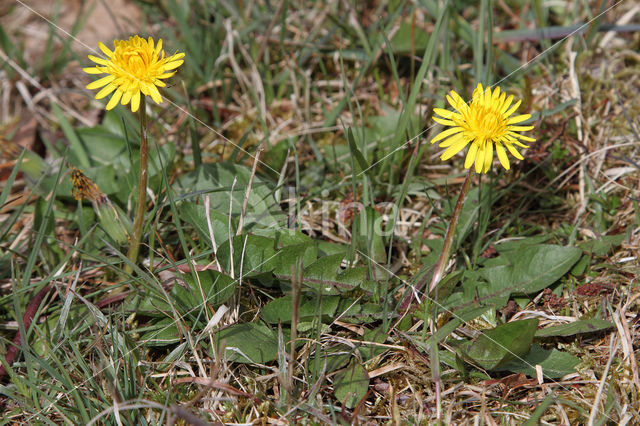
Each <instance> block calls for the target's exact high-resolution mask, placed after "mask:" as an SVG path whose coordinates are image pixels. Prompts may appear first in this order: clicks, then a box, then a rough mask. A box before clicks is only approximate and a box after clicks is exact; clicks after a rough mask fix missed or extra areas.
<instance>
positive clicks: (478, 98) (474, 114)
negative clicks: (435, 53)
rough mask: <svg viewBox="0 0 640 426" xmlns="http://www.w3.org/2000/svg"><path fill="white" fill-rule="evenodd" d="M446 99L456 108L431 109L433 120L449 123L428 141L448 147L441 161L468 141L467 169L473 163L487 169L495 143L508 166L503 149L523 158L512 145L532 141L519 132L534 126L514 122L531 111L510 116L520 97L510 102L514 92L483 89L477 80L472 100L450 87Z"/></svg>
mask: <svg viewBox="0 0 640 426" xmlns="http://www.w3.org/2000/svg"><path fill="white" fill-rule="evenodd" d="M447 101H448V102H449V104H450V105H451V106H452V107H453V109H454V110H455V111H449V110H446V109H442V108H434V110H433V111H434V112H435V113H436V114H437V116H435V117H433V119H434V120H435V122H436V123H440V124H442V125H443V126H449V127H450V128H449V129H446V130H443V131H442V132H440V133H439V134H438V135H436V137H434V138H433V139H432V140H431V143H434V142H439V141H442V142H440V147H442V148H447V149H446V150H445V151H444V152H443V153H442V156H441V157H440V158H441V159H442V160H443V161H445V160H448V159H449V158H451V157H453V156H454V155H456V154H457V153H458V152H460V151H462V150H463V149H464V148H465V147H466V146H467V145H469V144H471V146H470V147H469V151H468V152H467V156H466V159H465V162H464V167H465V168H467V169H468V168H470V167H471V166H472V165H473V164H474V163H475V170H476V172H477V173H487V172H488V171H489V168H490V167H491V163H492V161H493V147H494V145H495V148H496V153H497V154H498V160H500V164H502V167H504V168H505V169H506V170H509V168H510V167H511V166H510V164H509V158H507V152H506V151H507V150H508V151H509V152H510V153H511V155H513V156H514V157H515V158H517V159H519V160H522V159H523V157H522V154H520V152H518V150H517V149H516V148H515V146H518V147H521V148H528V147H529V146H528V145H525V144H524V143H522V142H521V141H525V142H534V141H535V139H533V138H530V137H528V136H523V135H521V134H519V133H518V132H524V131H527V130H531V129H533V126H517V124H518V123H522V122H523V121H526V120H528V119H529V118H531V114H522V115H516V116H513V117H512V115H513V114H514V113H515V112H516V110H517V109H518V107H519V106H520V103H521V101H518V102H516V103H515V104H513V105H512V102H513V95H511V96H509V97H507V95H506V93H504V92H500V87H496V88H495V89H494V90H493V91H492V90H491V88H490V87H487V88H486V89H483V87H482V84H478V86H477V87H476V89H475V90H474V91H473V100H472V101H471V103H470V104H467V103H466V102H465V101H464V100H463V99H462V98H461V97H460V95H458V94H457V93H456V92H455V91H453V90H452V91H451V92H450V93H449V95H447ZM438 116H439V117H438ZM514 145H515V146H514ZM505 147H506V150H505Z"/></svg>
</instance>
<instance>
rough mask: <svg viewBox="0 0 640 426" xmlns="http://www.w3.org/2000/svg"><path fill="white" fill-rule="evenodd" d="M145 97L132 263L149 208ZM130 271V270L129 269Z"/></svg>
mask: <svg viewBox="0 0 640 426" xmlns="http://www.w3.org/2000/svg"><path fill="white" fill-rule="evenodd" d="M146 104H147V103H146V98H145V96H144V95H142V96H141V99H140V107H139V108H140V109H139V110H138V111H139V118H140V170H139V174H138V200H137V202H136V213H135V218H134V221H133V236H132V237H131V245H130V246H129V255H128V256H127V257H128V259H129V260H130V261H131V263H136V261H137V260H138V252H139V251H140V241H141V239H142V225H143V224H144V213H145V211H146V207H147V202H146V200H147V174H148V173H147V162H148V157H149V142H148V140H147V113H146V109H147V105H146ZM127 269H129V268H127Z"/></svg>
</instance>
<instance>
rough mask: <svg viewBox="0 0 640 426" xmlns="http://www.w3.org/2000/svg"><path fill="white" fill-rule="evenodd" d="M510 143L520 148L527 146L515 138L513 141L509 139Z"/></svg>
mask: <svg viewBox="0 0 640 426" xmlns="http://www.w3.org/2000/svg"><path fill="white" fill-rule="evenodd" d="M511 143H513V144H514V145H518V146H519V147H521V148H529V145H525V144H523V143H522V142H520V141H519V140H517V139H514V140H513V141H511Z"/></svg>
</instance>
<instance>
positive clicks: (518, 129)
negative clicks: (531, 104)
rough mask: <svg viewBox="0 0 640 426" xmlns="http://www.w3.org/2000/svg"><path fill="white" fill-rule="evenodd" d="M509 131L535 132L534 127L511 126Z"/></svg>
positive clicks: (508, 128)
mask: <svg viewBox="0 0 640 426" xmlns="http://www.w3.org/2000/svg"><path fill="white" fill-rule="evenodd" d="M507 130H510V131H512V132H526V131H528V130H533V126H509V127H507Z"/></svg>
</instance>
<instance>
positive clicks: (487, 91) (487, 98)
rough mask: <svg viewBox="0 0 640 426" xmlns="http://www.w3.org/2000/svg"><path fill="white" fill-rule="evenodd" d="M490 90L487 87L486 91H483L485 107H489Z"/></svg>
mask: <svg viewBox="0 0 640 426" xmlns="http://www.w3.org/2000/svg"><path fill="white" fill-rule="evenodd" d="M491 98H492V96H491V88H490V87H487V88H486V90H485V91H484V104H485V105H491Z"/></svg>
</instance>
